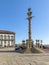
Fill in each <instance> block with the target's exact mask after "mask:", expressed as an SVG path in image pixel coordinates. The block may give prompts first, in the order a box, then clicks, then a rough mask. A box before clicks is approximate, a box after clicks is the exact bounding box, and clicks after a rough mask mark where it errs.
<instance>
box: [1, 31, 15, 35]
mask: <svg viewBox="0 0 49 65" xmlns="http://www.w3.org/2000/svg"><path fill="white" fill-rule="evenodd" d="M0 34H15V32H11V31H7V30H0Z"/></svg>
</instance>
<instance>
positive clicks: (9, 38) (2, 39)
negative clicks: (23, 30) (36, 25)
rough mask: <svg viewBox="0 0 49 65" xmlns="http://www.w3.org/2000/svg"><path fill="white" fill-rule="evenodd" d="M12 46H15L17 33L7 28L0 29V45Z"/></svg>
mask: <svg viewBox="0 0 49 65" xmlns="http://www.w3.org/2000/svg"><path fill="white" fill-rule="evenodd" d="M11 46H12V47H14V46H15V33H14V32H11V31H6V30H0V47H11Z"/></svg>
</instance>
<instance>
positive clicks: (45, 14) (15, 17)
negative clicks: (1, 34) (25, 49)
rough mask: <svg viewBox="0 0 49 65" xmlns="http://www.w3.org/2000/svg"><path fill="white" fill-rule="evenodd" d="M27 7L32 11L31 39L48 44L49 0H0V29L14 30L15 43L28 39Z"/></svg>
mask: <svg viewBox="0 0 49 65" xmlns="http://www.w3.org/2000/svg"><path fill="white" fill-rule="evenodd" d="M28 8H31V11H32V16H34V18H32V20H31V23H32V39H33V40H34V41H35V40H36V39H39V40H43V44H49V0H0V30H8V31H13V32H15V33H16V34H15V38H16V43H21V41H22V40H26V39H28V20H27V12H28Z"/></svg>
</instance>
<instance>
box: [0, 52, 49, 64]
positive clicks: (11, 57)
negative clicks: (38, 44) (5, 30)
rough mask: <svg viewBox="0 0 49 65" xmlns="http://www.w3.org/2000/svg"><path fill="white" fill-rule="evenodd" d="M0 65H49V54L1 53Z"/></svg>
mask: <svg viewBox="0 0 49 65" xmlns="http://www.w3.org/2000/svg"><path fill="white" fill-rule="evenodd" d="M0 65H49V53H45V54H44V53H43V54H42V53H40V54H19V53H16V52H8V53H7V52H0Z"/></svg>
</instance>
